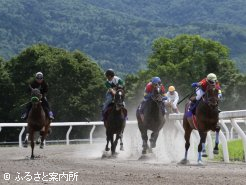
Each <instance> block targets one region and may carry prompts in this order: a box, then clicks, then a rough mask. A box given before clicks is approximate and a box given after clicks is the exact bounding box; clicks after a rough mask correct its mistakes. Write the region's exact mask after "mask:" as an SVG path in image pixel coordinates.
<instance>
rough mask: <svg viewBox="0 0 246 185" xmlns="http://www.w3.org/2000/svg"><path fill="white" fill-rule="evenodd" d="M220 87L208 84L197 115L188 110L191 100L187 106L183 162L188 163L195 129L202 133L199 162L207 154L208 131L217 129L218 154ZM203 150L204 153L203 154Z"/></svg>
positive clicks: (215, 149) (197, 108) (216, 145)
mask: <svg viewBox="0 0 246 185" xmlns="http://www.w3.org/2000/svg"><path fill="white" fill-rule="evenodd" d="M218 104H219V98H218V89H217V88H216V87H215V85H208V86H207V89H206V91H205V94H204V95H203V97H202V99H201V100H200V102H199V103H198V105H197V107H196V111H195V116H194V115H191V112H189V111H188V108H189V105H190V102H188V103H187V104H186V106H185V114H184V117H183V128H184V130H185V135H184V137H185V158H184V159H183V160H182V161H181V163H182V164H187V163H188V162H189V161H188V160H187V155H188V149H189V147H190V135H191V132H192V130H193V129H196V130H198V132H199V135H200V143H199V145H198V164H202V156H203V157H204V156H206V154H205V142H206V138H207V132H208V131H210V130H212V131H216V140H215V147H214V154H218V153H219V150H218V144H219V131H220V126H219V125H218V121H219V111H218ZM202 152H203V154H202Z"/></svg>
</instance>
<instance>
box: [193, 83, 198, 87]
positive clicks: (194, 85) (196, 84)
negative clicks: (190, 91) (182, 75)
mask: <svg viewBox="0 0 246 185" xmlns="http://www.w3.org/2000/svg"><path fill="white" fill-rule="evenodd" d="M198 86H199V83H198V82H195V83H192V84H191V87H198Z"/></svg>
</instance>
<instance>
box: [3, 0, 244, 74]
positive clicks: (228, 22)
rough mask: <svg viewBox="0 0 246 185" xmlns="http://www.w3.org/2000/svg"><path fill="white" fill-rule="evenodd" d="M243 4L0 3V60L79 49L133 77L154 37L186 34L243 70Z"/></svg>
mask: <svg viewBox="0 0 246 185" xmlns="http://www.w3.org/2000/svg"><path fill="white" fill-rule="evenodd" d="M245 5H246V1H245V2H244V1H242V0H241V1H239V0H236V1H233V2H231V1H228V0H216V1H211V0H208V1H206V2H200V1H198V0H194V1H191V0H190V1H184V0H173V1H167V0H163V1H161V0H153V1H147V0H141V1H140V0H136V1H130V0H107V1H106V0H102V1H98V0H83V1H80V0H73V1H65V0H53V1H49V0H43V1H37V0H29V1H25V0H7V1H6V0H0V17H1V19H0V40H1V42H0V56H2V57H3V58H4V59H5V60H8V59H10V58H11V57H13V56H14V55H16V54H18V53H20V51H21V50H23V49H24V48H26V47H29V46H30V45H33V44H36V43H47V44H49V45H52V46H56V47H61V48H65V49H68V50H70V51H72V50H76V49H78V50H81V51H83V52H85V53H86V54H88V55H90V56H91V57H92V58H93V59H94V60H95V61H96V62H97V63H99V64H100V65H101V66H102V67H103V68H109V67H112V68H115V69H116V70H117V71H119V72H121V73H134V72H136V71H138V70H139V69H142V68H144V67H145V65H146V60H147V56H148V54H149V53H150V51H151V44H152V42H153V40H154V39H156V38H158V37H160V36H165V37H175V36H176V35H178V34H181V33H188V34H200V35H202V36H204V37H206V38H212V39H215V40H217V41H219V42H221V43H223V44H225V45H227V46H228V47H229V48H230V49H231V56H232V57H233V58H234V59H236V60H237V64H238V66H239V67H240V69H241V70H242V71H243V70H244V69H246V64H245V62H244V59H243V58H244V56H245V54H244V53H246V29H245V25H246V19H245V15H244V14H243V12H246V11H244V9H246V6H245ZM214 7H217V8H216V9H215V8H214ZM164 10H165V11H164Z"/></svg>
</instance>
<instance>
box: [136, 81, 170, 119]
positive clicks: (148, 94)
mask: <svg viewBox="0 0 246 185" xmlns="http://www.w3.org/2000/svg"><path fill="white" fill-rule="evenodd" d="M156 86H160V88H161V94H162V96H163V98H162V112H163V114H164V113H165V100H167V97H166V94H165V88H164V86H163V84H162V83H161V79H160V78H159V77H153V78H152V80H151V82H149V83H148V84H147V85H146V86H145V90H144V100H143V101H142V103H141V104H140V107H139V111H140V116H141V118H142V120H143V112H144V108H145V104H146V102H147V101H148V100H149V99H150V98H151V96H152V94H153V90H154V87H156Z"/></svg>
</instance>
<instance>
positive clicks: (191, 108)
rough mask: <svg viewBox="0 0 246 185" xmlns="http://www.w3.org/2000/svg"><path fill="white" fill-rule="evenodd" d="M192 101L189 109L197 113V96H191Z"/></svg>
mask: <svg viewBox="0 0 246 185" xmlns="http://www.w3.org/2000/svg"><path fill="white" fill-rule="evenodd" d="M190 101H191V104H190V108H189V111H191V112H192V114H194V115H195V114H196V106H197V102H198V101H197V100H196V97H191V98H190Z"/></svg>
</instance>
